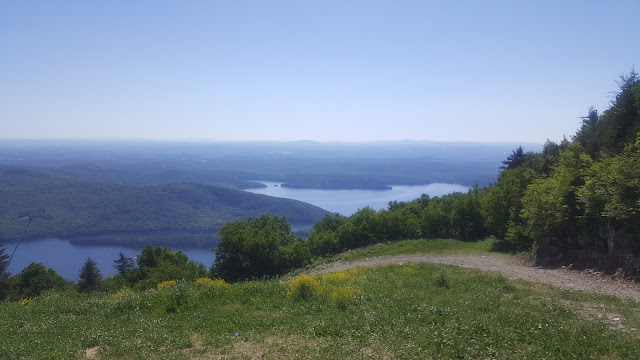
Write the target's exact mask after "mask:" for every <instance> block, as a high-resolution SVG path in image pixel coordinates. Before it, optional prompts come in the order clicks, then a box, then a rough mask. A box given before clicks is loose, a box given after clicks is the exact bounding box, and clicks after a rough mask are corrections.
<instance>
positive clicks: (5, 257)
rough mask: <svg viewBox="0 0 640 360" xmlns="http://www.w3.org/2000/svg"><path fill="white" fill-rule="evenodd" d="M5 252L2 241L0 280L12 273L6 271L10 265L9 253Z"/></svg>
mask: <svg viewBox="0 0 640 360" xmlns="http://www.w3.org/2000/svg"><path fill="white" fill-rule="evenodd" d="M4 252H5V248H4V244H3V243H2V242H0V280H2V279H7V278H8V277H9V276H10V275H11V274H9V272H7V271H6V270H7V267H8V266H9V255H7V254H5V253H4Z"/></svg>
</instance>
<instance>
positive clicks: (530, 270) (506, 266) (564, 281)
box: [309, 255, 640, 302]
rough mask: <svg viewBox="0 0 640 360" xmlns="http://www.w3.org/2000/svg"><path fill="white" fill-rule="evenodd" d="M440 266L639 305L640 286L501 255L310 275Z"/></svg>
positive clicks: (369, 262) (374, 261)
mask: <svg viewBox="0 0 640 360" xmlns="http://www.w3.org/2000/svg"><path fill="white" fill-rule="evenodd" d="M425 262H426V263H437V264H449V265H458V266H461V267H465V268H472V269H478V270H483V271H492V272H497V273H500V274H502V275H504V276H505V277H507V278H509V279H519V280H527V281H532V282H538V283H544V284H550V285H553V286H557V287H559V288H563V289H569V290H583V291H589V292H594V293H599V294H604V295H611V296H616V297H619V298H624V299H631V300H634V301H638V302H640V285H638V284H635V283H632V282H628V281H623V280H613V279H611V278H610V277H599V276H594V275H588V274H584V273H581V272H577V271H572V270H564V269H544V268H539V267H533V266H529V265H526V264H524V263H523V262H522V261H520V260H519V259H517V258H514V257H509V256H500V255H400V256H381V257H375V258H369V259H362V260H355V261H348V262H347V261H337V262H333V263H329V264H324V265H321V266H319V267H317V268H315V269H313V270H311V271H310V272H309V274H310V275H318V274H323V273H327V272H335V271H342V270H348V269H352V268H356V267H360V266H367V267H372V266H381V265H384V264H388V263H390V264H407V263H425Z"/></svg>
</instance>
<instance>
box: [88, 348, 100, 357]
mask: <svg viewBox="0 0 640 360" xmlns="http://www.w3.org/2000/svg"><path fill="white" fill-rule="evenodd" d="M99 349H100V347H99V346H94V347H92V348H88V349H87V351H86V352H85V355H84V356H85V357H86V358H87V359H98V350H99Z"/></svg>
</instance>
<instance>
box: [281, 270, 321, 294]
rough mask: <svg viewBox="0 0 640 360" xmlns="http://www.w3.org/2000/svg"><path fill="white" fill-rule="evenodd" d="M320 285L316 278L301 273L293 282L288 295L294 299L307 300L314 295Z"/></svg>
mask: <svg viewBox="0 0 640 360" xmlns="http://www.w3.org/2000/svg"><path fill="white" fill-rule="evenodd" d="M318 290H320V285H319V284H318V282H317V281H316V279H314V278H312V277H311V276H308V275H300V276H298V277H297V278H295V279H294V280H293V281H292V282H291V286H290V289H289V292H288V293H287V296H288V297H290V298H292V299H294V300H307V299H310V298H311V297H313V296H314V295H315V294H316V293H317V292H318Z"/></svg>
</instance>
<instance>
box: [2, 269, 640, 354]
mask: <svg viewBox="0 0 640 360" xmlns="http://www.w3.org/2000/svg"><path fill="white" fill-rule="evenodd" d="M314 279H315V280H316V281H317V283H318V286H317V287H316V286H315V285H314V286H311V287H309V288H308V289H307V291H306V292H305V293H306V294H307V296H305V297H306V300H295V299H294V296H293V295H289V296H288V295H287V293H288V292H289V290H290V284H289V283H285V282H280V281H279V280H278V279H275V280H269V281H252V282H245V283H238V284H232V285H231V286H229V287H223V288H213V287H211V288H207V287H203V286H198V285H196V284H194V283H178V285H177V286H170V287H167V288H164V289H162V290H155V291H146V292H125V293H123V294H121V296H119V297H117V296H112V297H108V296H104V295H99V296H86V295H79V294H77V293H73V292H66V293H50V294H47V295H44V296H42V297H40V298H37V299H35V300H34V301H33V302H32V303H31V304H28V305H20V304H17V303H10V302H4V303H0V334H2V341H0V359H3V358H6V359H22V358H24V359H77V358H82V357H83V356H84V355H85V352H86V350H87V349H91V348H96V347H97V348H96V350H97V352H98V356H99V357H100V359H156V358H163V359H187V358H214V359H215V358H222V357H225V358H229V359H249V358H261V357H262V358H269V359H271V358H275V359H279V358H282V359H285V358H294V359H307V358H311V359H327V358H355V359H372V358H373V359H376V358H403V359H412V358H420V359H488V358H501V359H542V358H546V359H602V358H607V359H637V358H640V339H639V334H638V330H631V329H632V328H633V329H640V304H638V303H634V302H629V301H623V300H619V299H615V298H609V297H604V296H599V295H592V294H586V293H582V292H568V291H563V290H558V289H555V288H551V287H549V286H543V285H537V284H532V283H527V282H512V281H508V280H506V279H505V278H504V277H501V276H496V275H487V274H486V273H482V272H478V271H473V270H468V269H463V268H459V267H454V266H446V265H434V264H419V265H418V264H416V265H388V266H382V267H378V268H371V269H365V268H358V269H352V270H348V271H344V272H341V273H335V274H325V275H322V276H316V277H315V278H314ZM299 283H305V282H304V281H300V282H299ZM306 283H309V282H308V281H307V282H306ZM309 289H311V290H309ZM309 292H310V293H311V295H309ZM292 294H295V291H294V292H292ZM615 318H618V320H613V319H615ZM607 319H608V320H607ZM621 326H622V327H621ZM236 333H241V334H240V335H239V336H236Z"/></svg>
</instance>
